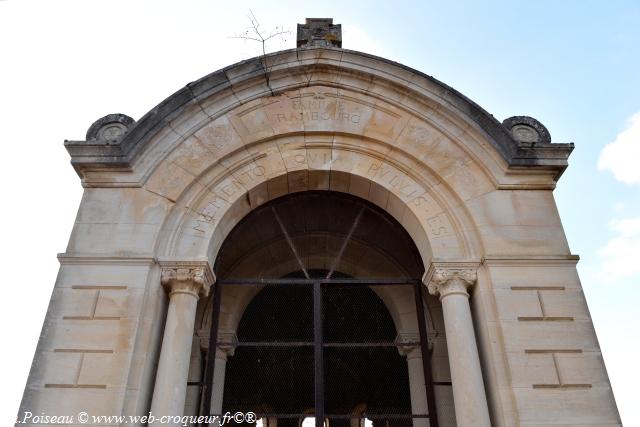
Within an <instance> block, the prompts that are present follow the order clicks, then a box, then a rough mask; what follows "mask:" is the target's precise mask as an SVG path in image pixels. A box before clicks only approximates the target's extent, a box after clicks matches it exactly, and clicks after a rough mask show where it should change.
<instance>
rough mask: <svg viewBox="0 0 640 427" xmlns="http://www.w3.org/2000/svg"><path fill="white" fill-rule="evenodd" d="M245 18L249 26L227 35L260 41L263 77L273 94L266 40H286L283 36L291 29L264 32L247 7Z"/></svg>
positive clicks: (277, 28)
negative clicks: (238, 32) (242, 30)
mask: <svg viewBox="0 0 640 427" xmlns="http://www.w3.org/2000/svg"><path fill="white" fill-rule="evenodd" d="M247 19H249V26H248V27H247V29H246V30H245V31H244V32H243V33H240V34H236V35H234V36H231V37H229V38H230V39H240V40H245V41H247V40H249V41H253V42H257V43H260V47H261V48H262V57H261V63H262V68H263V69H264V74H265V78H266V80H267V86H269V90H271V94H272V95H273V90H272V89H271V85H270V83H269V75H270V71H271V67H268V66H267V59H266V56H267V42H268V41H270V40H273V39H275V38H277V37H280V38H281V39H282V40H283V41H286V38H285V36H286V35H290V34H291V31H289V30H285V29H284V28H283V27H276V28H275V30H273V31H270V32H268V33H266V32H265V31H264V30H263V29H262V28H261V27H260V22H259V21H258V19H257V18H256V16H255V15H254V14H253V11H252V10H251V9H249V15H247Z"/></svg>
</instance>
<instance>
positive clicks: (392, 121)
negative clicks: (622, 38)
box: [20, 19, 621, 427]
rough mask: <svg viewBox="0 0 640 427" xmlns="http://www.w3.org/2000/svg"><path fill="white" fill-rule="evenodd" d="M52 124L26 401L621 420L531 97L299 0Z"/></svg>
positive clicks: (271, 420)
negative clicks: (63, 201) (265, 22)
mask: <svg viewBox="0 0 640 427" xmlns="http://www.w3.org/2000/svg"><path fill="white" fill-rule="evenodd" d="M65 146H66V148H67V150H68V151H69V153H70V155H71V159H72V160H71V162H72V165H73V167H74V168H75V170H76V171H77V173H78V175H79V177H80V179H81V183H82V185H83V187H84V195H83V198H82V202H81V205H80V207H79V211H78V214H77V218H76V222H75V225H74V228H73V231H72V234H71V238H70V241H69V245H68V247H67V250H66V252H65V253H63V254H60V255H59V256H58V258H59V260H60V272H59V274H58V278H57V281H56V284H55V287H54V290H53V294H52V297H51V302H50V305H49V310H48V312H47V316H46V320H45V325H44V327H43V330H42V334H41V337H40V341H39V343H38V348H37V351H36V355H35V358H34V361H33V366H32V369H31V373H30V375H29V379H28V382H27V386H26V389H25V392H24V397H23V401H22V405H21V408H20V413H21V414H22V413H24V412H31V413H33V414H51V415H76V414H79V413H81V412H83V413H85V414H87V415H89V416H100V415H104V416H109V415H118V416H136V415H145V414H149V412H150V411H151V412H152V413H153V414H154V416H157V417H161V416H167V417H169V418H165V420H168V421H167V422H164V421H163V422H160V421H158V420H157V419H156V420H155V421H153V420H152V421H151V422H149V423H148V424H149V425H165V424H169V425H180V422H179V421H176V419H175V418H170V417H173V416H183V415H207V414H224V413H225V412H227V411H231V412H234V411H244V412H249V411H250V412H252V413H254V414H255V417H256V419H257V421H258V422H259V423H260V424H261V425H262V426H263V427H266V425H269V427H276V426H277V425H278V424H280V425H281V426H280V427H283V426H292V427H293V426H296V427H299V426H301V425H303V424H305V422H307V421H308V420H311V422H313V423H315V425H316V426H318V427H322V426H328V425H330V426H331V427H335V426H345V427H347V426H348V427H354V426H369V425H371V426H373V427H378V426H379V427H382V426H385V427H387V426H396V425H397V426H400V425H402V426H409V425H412V426H421V427H422V426H425V427H426V426H428V425H430V426H437V425H440V426H456V425H457V426H465V427H466V426H505V427H506V426H542V425H564V426H568V425H580V426H605V425H606V426H615V425H621V423H620V418H619V415H618V411H617V408H616V404H615V401H614V398H613V393H612V390H611V385H610V383H609V379H608V377H607V373H606V370H605V366H604V363H603V360H602V355H601V352H600V348H599V345H598V341H597V339H596V335H595V332H594V328H593V324H592V321H591V317H590V315H589V311H588V309H587V305H586V302H585V298H584V295H583V292H582V288H581V285H580V280H579V278H578V275H577V271H576V263H577V262H578V256H576V255H573V254H572V253H571V252H570V250H569V246H568V244H567V240H566V238H565V234H564V231H563V228H562V224H561V222H560V218H559V215H558V211H557V208H556V204H555V201H554V197H553V189H554V188H555V186H556V183H557V181H558V179H559V178H560V176H561V175H562V173H563V171H564V170H565V168H566V167H567V159H568V157H569V154H570V153H571V151H572V149H573V144H558V143H552V142H551V137H550V135H549V133H548V131H547V129H546V128H545V127H544V126H543V125H542V124H541V123H540V122H538V121H537V120H535V119H533V118H530V117H525V116H516V117H511V118H509V119H507V120H505V121H504V122H502V123H500V122H498V121H497V120H496V119H495V118H494V117H493V116H491V115H490V114H489V113H487V112H486V111H485V110H483V109H482V108H481V107H479V106H478V105H476V104H475V103H473V102H472V101H470V100H469V99H467V98H465V97H464V96H463V95H461V94H460V93H458V92H457V91H455V90H454V89H453V88H450V87H448V86H446V85H445V84H443V83H441V82H439V81H437V80H435V79H434V78H432V77H430V76H427V75H425V74H423V73H421V72H418V71H416V70H413V69H410V68H408V67H405V66H402V65H400V64H397V63H394V62H391V61H388V60H385V59H382V58H378V57H374V56H371V55H367V54H364V53H360V52H354V51H349V50H344V49H342V48H341V34H340V26H339V25H333V23H332V21H331V20H330V19H308V20H307V22H306V23H305V24H304V25H299V28H298V47H297V48H296V49H291V50H287V51H282V52H277V53H273V54H268V55H266V56H263V57H257V58H253V59H250V60H246V61H243V62H240V63H238V64H234V65H231V66H229V67H227V68H224V69H222V70H220V71H217V72H214V73H212V74H210V75H208V76H205V77H203V78H202V79H200V80H198V81H195V82H192V83H189V84H188V85H186V86H185V87H184V88H183V89H181V90H179V91H178V92H176V93H175V94H173V95H171V96H170V97H168V98H167V99H166V100H165V101H163V102H162V103H161V104H160V105H158V106H156V107H155V108H153V109H152V110H151V111H149V113H147V114H146V115H145V116H144V117H142V118H141V119H139V120H138V121H134V120H132V119H131V118H129V117H127V116H125V115H122V114H113V115H109V116H106V117H104V118H102V119H100V120H98V121H97V122H95V123H94V124H93V125H92V126H91V128H90V129H89V131H88V133H87V138H86V141H66V142H65ZM92 420H94V421H92ZM124 420H125V419H124V418H123V419H122V420H121V421H113V420H112V421H102V422H99V421H95V419H93V418H91V419H88V420H87V421H82V420H79V421H78V420H76V421H75V422H74V424H77V425H86V424H90V425H98V424H100V425H119V424H122V425H129V424H131V425H144V424H145V423H144V422H142V421H138V422H133V421H124ZM129 420H130V419H129ZM251 421H252V420H249V419H245V420H244V423H245V424H247V423H250V422H251ZM196 423H197V422H196ZM213 424H215V423H213ZM217 425H219V423H218V424H217ZM305 425H306V424H305Z"/></svg>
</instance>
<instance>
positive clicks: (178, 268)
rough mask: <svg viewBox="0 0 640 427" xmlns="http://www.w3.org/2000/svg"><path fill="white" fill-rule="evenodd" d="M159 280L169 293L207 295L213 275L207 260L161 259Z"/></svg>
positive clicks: (213, 279) (213, 278)
mask: <svg viewBox="0 0 640 427" xmlns="http://www.w3.org/2000/svg"><path fill="white" fill-rule="evenodd" d="M158 264H159V265H160V268H161V269H162V272H161V279H160V282H161V283H162V286H164V288H165V289H166V290H167V292H169V295H173V294H176V293H186V294H190V295H193V296H195V297H196V298H198V297H200V296H207V295H208V294H209V289H210V288H211V285H212V284H213V283H214V282H215V275H214V274H213V271H212V270H211V266H210V265H209V261H207V260H174V259H161V260H158Z"/></svg>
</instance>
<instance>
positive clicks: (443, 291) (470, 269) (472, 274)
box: [423, 263, 478, 299]
mask: <svg viewBox="0 0 640 427" xmlns="http://www.w3.org/2000/svg"><path fill="white" fill-rule="evenodd" d="M477 267H478V265H477V264H475V263H434V264H432V265H431V267H430V268H429V270H428V271H427V272H426V273H425V276H424V278H423V283H424V284H425V285H426V286H427V289H428V290H429V293H430V294H431V295H435V296H439V297H440V299H442V298H444V297H445V296H448V295H464V296H466V297H468V296H469V290H470V289H471V288H472V287H473V285H475V283H476V281H477V277H478V275H477Z"/></svg>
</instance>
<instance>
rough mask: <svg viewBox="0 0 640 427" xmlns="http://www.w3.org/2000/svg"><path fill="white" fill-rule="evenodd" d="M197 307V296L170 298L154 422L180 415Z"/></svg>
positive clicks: (185, 391) (190, 294)
mask: <svg viewBox="0 0 640 427" xmlns="http://www.w3.org/2000/svg"><path fill="white" fill-rule="evenodd" d="M197 303H198V298H197V294H193V293H187V292H173V293H172V294H171V298H170V300H169V308H168V310H167V320H166V323H165V328H164V337H163V338H162V349H161V351H160V361H159V363H158V370H157V373H156V384H155V388H154V390H153V400H152V404H151V412H153V415H154V416H155V417H156V418H157V417H160V416H163V415H182V414H183V411H184V402H185V397H186V394H187V378H188V376H189V361H190V359H191V357H190V356H191V351H190V350H191V342H192V340H193V327H194V323H195V318H196V306H197ZM152 425H154V426H155V425H156V424H152ZM158 425H160V424H158ZM169 425H176V426H178V425H179V423H176V424H169ZM164 426H166V424H164Z"/></svg>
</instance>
